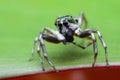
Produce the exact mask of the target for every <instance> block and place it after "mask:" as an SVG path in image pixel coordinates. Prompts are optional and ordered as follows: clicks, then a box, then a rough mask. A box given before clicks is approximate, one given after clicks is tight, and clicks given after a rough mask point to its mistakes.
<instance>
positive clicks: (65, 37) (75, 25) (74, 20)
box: [30, 12, 109, 71]
mask: <svg viewBox="0 0 120 80" xmlns="http://www.w3.org/2000/svg"><path fill="white" fill-rule="evenodd" d="M83 21H84V22H85V26H86V29H84V30H82V23H83ZM55 26H56V28H57V30H53V29H51V28H48V27H45V28H44V29H43V30H42V31H41V32H40V34H39V35H38V36H37V37H36V38H35V40H34V45H33V48H32V56H31V57H30V60H32V59H33V55H34V49H35V45H36V43H37V42H38V50H37V51H38V55H39V58H40V63H41V66H42V70H43V71H44V70H45V68H44V66H43V61H42V58H41V55H40V50H41V49H42V52H43V55H44V58H45V59H46V60H47V62H48V63H49V64H50V66H51V67H52V68H53V69H54V70H55V71H57V69H56V68H55V66H54V65H53V64H52V62H51V61H50V60H49V59H48V53H47V51H46V48H45V44H44V40H45V41H48V42H52V43H63V44H64V45H66V43H72V44H73V45H75V46H78V47H80V48H82V49H85V48H87V47H88V46H90V45H93V50H94V60H93V63H92V67H94V65H95V62H96V58H97V55H98V48H97V43H96V37H95V34H97V35H98V37H99V39H100V42H101V43H102V46H103V47H104V50H105V58H106V65H107V66H108V65H109V64H108V54H107V46H106V44H105V42H104V40H103V38H102V35H101V33H100V32H99V31H98V30H93V29H87V20H86V18H85V16H84V14H83V12H81V13H80V17H73V16H71V15H66V16H61V17H58V18H57V19H56V21H55ZM74 37H78V38H83V39H88V40H89V43H88V44H86V45H84V46H81V45H79V44H77V43H75V42H74Z"/></svg>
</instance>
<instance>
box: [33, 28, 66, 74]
mask: <svg viewBox="0 0 120 80" xmlns="http://www.w3.org/2000/svg"><path fill="white" fill-rule="evenodd" d="M44 40H46V41H48V42H52V43H60V42H63V43H66V40H65V38H64V36H63V35H62V34H60V33H59V32H58V31H54V30H52V29H50V28H44V29H43V30H42V32H41V33H40V34H39V36H38V37H37V38H36V39H35V41H34V45H33V49H32V57H33V55H34V48H35V44H36V42H37V41H38V42H39V46H38V54H39V57H40V62H41V65H42V69H43V70H44V67H43V62H42V60H41V56H40V49H42V52H43V55H44V58H45V59H46V60H47V62H48V63H49V64H50V66H51V67H52V68H53V69H54V70H55V71H56V72H57V69H56V68H55V66H54V65H53V63H52V62H51V61H50V60H49V58H48V53H47V50H46V47H45V44H44Z"/></svg>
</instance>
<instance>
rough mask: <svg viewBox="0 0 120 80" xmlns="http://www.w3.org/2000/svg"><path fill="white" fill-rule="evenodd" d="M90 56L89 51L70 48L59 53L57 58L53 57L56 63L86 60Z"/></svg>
mask: <svg viewBox="0 0 120 80" xmlns="http://www.w3.org/2000/svg"><path fill="white" fill-rule="evenodd" d="M90 55H91V51H89V52H88V51H87V50H83V49H80V48H77V47H71V48H68V49H67V50H64V51H63V52H61V53H59V56H56V57H55V60H57V61H58V62H63V61H65V62H70V61H73V60H78V59H81V58H85V59H86V58H87V57H89V56H90Z"/></svg>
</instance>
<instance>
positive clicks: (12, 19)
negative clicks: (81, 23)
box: [0, 0, 120, 77]
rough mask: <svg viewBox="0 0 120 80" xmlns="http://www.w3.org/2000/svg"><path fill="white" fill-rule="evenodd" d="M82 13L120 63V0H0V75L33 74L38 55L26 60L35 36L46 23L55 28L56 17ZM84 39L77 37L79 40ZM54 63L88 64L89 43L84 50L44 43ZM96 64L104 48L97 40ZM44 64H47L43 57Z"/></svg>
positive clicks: (111, 56)
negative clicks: (101, 35)
mask: <svg viewBox="0 0 120 80" xmlns="http://www.w3.org/2000/svg"><path fill="white" fill-rule="evenodd" d="M80 11H83V12H84V13H85V16H86V18H87V20H88V24H89V28H92V29H97V30H99V31H100V32H101V33H102V34H103V38H104V40H105V42H106V44H107V46H108V54H109V61H110V62H120V52H119V49H120V46H119V41H120V36H119V35H120V22H119V21H120V1H119V0H0V77H6V76H11V75H19V74H27V73H33V72H35V71H38V70H41V66H40V62H39V58H38V55H37V54H36V53H35V56H34V60H33V61H31V62H29V61H28V59H29V57H30V55H31V48H32V45H33V40H34V38H35V37H36V36H37V35H38V33H39V32H40V30H41V29H42V28H44V27H46V26H48V27H50V28H52V29H56V28H55V26H54V21H55V19H56V18H57V17H58V16H62V15H67V14H69V15H73V16H79V14H80ZM82 41H83V40H81V39H77V42H79V43H81V42H82ZM45 44H46V48H47V51H48V54H49V58H50V60H51V61H52V62H53V63H54V64H55V66H57V67H58V66H60V67H61V66H74V65H83V64H91V63H92V61H93V49H92V46H91V47H89V48H87V49H86V50H82V49H80V48H78V47H75V46H74V45H72V44H69V45H66V46H64V45H63V44H58V45H56V44H51V43H48V42H45ZM98 45H99V46H98V49H99V55H98V59H97V63H105V57H104V49H103V48H102V46H101V44H100V42H99V40H98ZM41 54H42V52H41ZM44 63H45V67H46V68H50V66H49V65H48V64H47V63H46V61H45V60H44Z"/></svg>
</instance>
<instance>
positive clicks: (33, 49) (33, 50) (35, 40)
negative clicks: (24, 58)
mask: <svg viewBox="0 0 120 80" xmlns="http://www.w3.org/2000/svg"><path fill="white" fill-rule="evenodd" d="M37 42H38V37H36V38H35V39H34V44H33V47H32V55H31V57H30V58H29V61H31V60H33V56H34V53H35V46H36V43H37Z"/></svg>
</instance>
